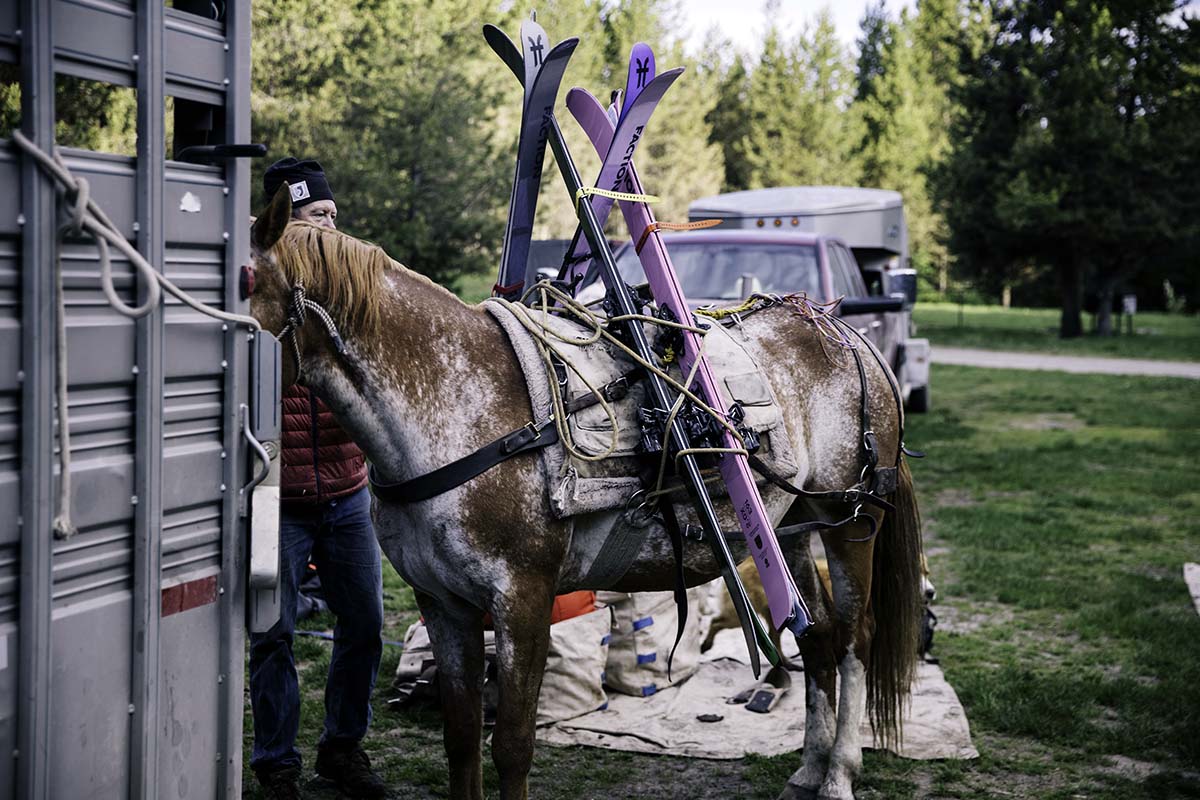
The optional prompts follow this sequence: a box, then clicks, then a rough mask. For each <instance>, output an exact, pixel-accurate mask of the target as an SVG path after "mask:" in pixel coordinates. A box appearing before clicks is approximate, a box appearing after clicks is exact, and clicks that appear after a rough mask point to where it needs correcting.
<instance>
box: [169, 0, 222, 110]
mask: <svg viewBox="0 0 1200 800" xmlns="http://www.w3.org/2000/svg"><path fill="white" fill-rule="evenodd" d="M165 23H166V30H165V31H164V34H163V39H164V43H163V44H164V49H165V51H166V61H167V64H166V75H167V81H168V84H169V85H168V90H167V93H168V94H172V95H177V96H181V97H182V96H187V97H188V98H189V99H193V100H199V101H200V102H205V103H209V104H218V105H219V104H221V103H222V101H223V97H222V95H221V93H222V92H223V91H224V89H225V78H226V75H225V52H224V51H225V31H224V26H222V25H221V24H220V23H219V22H213V21H212V20H207V19H203V18H202V17H198V16H196V15H195V14H185V13H182V12H179V11H175V10H174V9H167V12H166V19H165ZM197 93H199V95H198V96H197Z"/></svg>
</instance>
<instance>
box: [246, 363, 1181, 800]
mask: <svg viewBox="0 0 1200 800" xmlns="http://www.w3.org/2000/svg"><path fill="white" fill-rule="evenodd" d="M933 379H934V382H935V383H936V385H937V387H938V403H937V405H936V407H935V410H934V411H933V412H932V413H930V414H927V415H914V416H912V417H911V418H910V420H909V430H908V433H907V439H908V443H909V444H910V445H912V446H914V447H917V448H920V449H923V450H926V451H927V452H928V457H927V458H925V459H923V460H920V461H915V462H913V469H914V473H915V476H916V481H917V488H918V492H919V496H920V498H921V503H922V509H923V512H924V516H925V522H926V539H927V549H928V555H929V560H930V565H931V569H932V576H933V579H934V581H935V582H936V583H937V585H938V590H939V592H940V597H939V601H938V603H937V605H936V606H935V609H936V611H937V613H938V615H939V617H940V620H941V626H940V628H939V632H938V634H937V637H936V639H935V649H934V653H935V654H936V655H937V656H939V657H940V659H941V663H942V667H943V669H944V670H945V672H946V675H947V677H948V679H949V681H950V683H951V684H952V685H953V686H954V687H955V688H956V689H957V690H958V692H959V695H960V697H961V698H962V701H963V704H964V707H965V708H966V712H967V717H968V719H969V720H970V723H971V729H972V733H973V735H974V737H975V742H976V745H977V747H978V748H979V750H980V754H981V755H980V758H979V759H978V760H976V761H971V762H913V761H904V760H902V759H899V758H895V757H892V756H889V755H886V754H879V753H867V754H866V759H865V771H864V775H863V776H862V778H861V780H860V782H859V785H858V789H859V797H860V798H874V799H875V800H879V799H880V798H915V797H929V796H936V797H939V798H950V797H955V798H1012V797H1021V798H1025V797H1029V798H1063V800H1066V799H1067V798H1078V797H1087V798H1113V799H1114V800H1115V799H1116V798H1121V799H1122V800H1130V799H1132V800H1142V799H1143V798H1144V799H1146V800H1149V798H1200V617H1197V615H1196V613H1195V611H1194V610H1193V608H1192V605H1191V602H1190V599H1189V597H1188V594H1187V590H1186V587H1185V586H1184V583H1183V580H1182V576H1181V565H1182V563H1183V562H1184V561H1196V560H1200V529H1198V526H1197V523H1196V518H1197V514H1198V513H1200V489H1197V488H1196V482H1195V477H1194V476H1195V468H1196V465H1197V453H1198V452H1200V382H1195V381H1185V380H1176V379H1167V378H1133V377H1118V376H1091V375H1066V374H1058V373H1032V372H1019V371H1009V370H981V369H973V368H968V367H947V366H941V365H938V366H935V367H934V376H933ZM386 572H387V577H386V579H385V591H386V592H387V594H388V600H387V602H386V607H387V628H386V630H385V637H386V638H391V639H396V638H400V637H402V636H403V633H404V630H405V629H406V627H407V625H408V623H409V622H410V621H411V620H412V619H413V618H414V611H413V604H412V599H411V593H410V592H409V591H408V589H407V588H406V587H404V586H403V584H402V582H400V580H399V578H398V577H396V575H395V573H394V572H392V571H391V570H390V568H389V569H387V570H386ZM331 624H332V623H331V621H330V620H328V619H326V620H318V621H317V622H316V623H315V627H318V628H322V629H325V628H328V627H330V626H331ZM329 646H330V645H329V643H328V642H324V641H319V640H312V639H300V640H299V642H298V645H297V649H298V654H299V656H300V658H301V662H302V665H301V680H302V684H303V693H304V709H303V721H302V734H301V742H302V743H301V748H302V750H303V751H304V753H305V755H306V759H307V763H308V764H309V765H311V763H312V757H313V756H312V754H313V752H314V748H315V738H316V736H317V734H318V732H319V729H320V724H321V718H322V706H321V692H322V687H323V683H324V671H325V669H326V667H327V665H328V652H329ZM397 658H398V652H397V651H396V650H395V649H394V648H386V652H385V657H384V663H383V666H382V668H381V672H380V681H379V688H378V689H377V691H376V701H375V703H376V705H375V711H376V716H375V722H374V724H373V726H372V730H371V733H370V735H369V737H368V739H367V741H366V746H367V748H368V750H369V751H370V752H371V753H372V756H373V758H374V759H375V761H376V763H377V764H378V765H379V766H380V767H381V768H382V770H383V772H384V774H385V775H386V776H387V778H388V780H389V782H390V783H391V784H392V785H393V786H394V787H395V788H394V790H393V794H392V796H393V797H397V798H400V797H404V798H409V797H415V798H423V797H445V796H446V793H447V787H446V779H445V763H444V757H443V755H442V747H441V731H440V723H439V721H438V720H437V718H436V716H435V715H432V714H426V715H417V716H401V715H397V714H394V713H392V712H390V711H388V710H387V709H386V706H385V700H386V697H387V694H388V693H387V687H388V684H389V683H390V680H391V675H392V672H393V671H394V669H395V665H396V660H397ZM246 724H247V728H246V730H247V738H246V749H247V751H248V749H249V746H250V739H249V730H250V727H249V725H250V720H249V717H248V716H247V720H246ZM1117 757H1119V758H1117ZM1114 758H1117V760H1114ZM799 759H800V756H799V754H790V755H785V756H779V757H776V758H748V759H744V760H740V761H728V762H716V761H699V760H687V759H672V758H657V757H651V756H640V755H632V754H622V753H613V752H608V751H603V750H585V749H580V748H575V749H556V748H550V747H539V748H538V751H537V756H536V761H535V767H534V773H533V775H532V777H531V796H532V797H537V798H593V797H594V798H611V797H638V798H674V797H709V796H713V797H715V796H721V797H739V798H740V797H746V798H773V797H775V796H776V795H777V794H778V792H779V790H780V789H781V788H782V786H783V784H784V782H785V781H786V779H787V777H788V775H790V774H791V772H792V771H793V770H795V769H796V768H797V766H798V765H799ZM485 765H486V766H485V768H486V771H487V772H486V784H487V786H488V787H489V791H490V793H491V795H492V796H496V788H495V787H496V777H495V770H494V768H493V767H492V765H491V763H490V757H489V759H488V760H486V761H485ZM253 783H254V782H253V778H251V777H249V776H247V781H246V788H247V796H248V797H258V796H259V795H258V794H257V787H256V786H254V785H253ZM306 790H307V791H308V793H309V795H311V796H313V797H318V798H329V799H330V800H332V798H333V797H334V796H335V794H334V792H333V791H332V790H331V789H330V788H329V787H328V786H327V785H323V784H319V783H313V784H311V785H310V786H308V787H306Z"/></svg>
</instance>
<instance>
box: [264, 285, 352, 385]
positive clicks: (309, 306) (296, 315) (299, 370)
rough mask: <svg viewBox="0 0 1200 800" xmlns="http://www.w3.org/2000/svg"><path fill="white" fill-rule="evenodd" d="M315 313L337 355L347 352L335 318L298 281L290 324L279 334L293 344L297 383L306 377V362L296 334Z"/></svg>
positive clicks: (289, 311) (294, 286)
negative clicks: (310, 297)
mask: <svg viewBox="0 0 1200 800" xmlns="http://www.w3.org/2000/svg"><path fill="white" fill-rule="evenodd" d="M309 311H311V312H313V313H314V314H316V315H317V318H318V319H320V320H321V322H322V323H324V324H325V332H326V333H328V334H329V338H330V339H332V340H333V346H334V347H335V348H336V349H337V354H338V355H339V356H340V355H343V354H344V353H345V352H346V344H345V342H343V341H342V335H341V334H340V333H338V329H337V325H336V324H335V323H334V321H333V317H331V316H330V315H329V312H328V311H326V310H325V307H324V306H322V305H321V304H320V303H318V302H316V301H315V300H309V299H308V296H307V295H306V294H305V293H304V284H303V283H301V282H299V281H297V282H296V283H295V285H293V286H292V304H291V306H289V307H288V322H287V325H285V326H283V330H281V331H280V332H279V338H280V339H283V338H285V337H286V338H287V339H288V341H290V342H291V343H292V357H293V358H295V359H296V381H297V382H300V380H301V378H302V376H303V375H304V361H303V359H301V357H300V343H299V341H298V340H297V338H296V334H297V333H299V331H300V329H301V328H303V327H304V322H305V320H307V319H308V313H307V312H309Z"/></svg>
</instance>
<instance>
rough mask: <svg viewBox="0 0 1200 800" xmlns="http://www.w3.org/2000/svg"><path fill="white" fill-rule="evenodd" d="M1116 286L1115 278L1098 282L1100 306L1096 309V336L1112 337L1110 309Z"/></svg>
mask: <svg viewBox="0 0 1200 800" xmlns="http://www.w3.org/2000/svg"><path fill="white" fill-rule="evenodd" d="M1116 286H1117V281H1116V279H1115V278H1105V279H1104V280H1102V281H1101V282H1100V301H1099V302H1100V305H1099V307H1097V309H1096V334H1097V335H1098V336H1112V335H1113V323H1112V307H1113V293H1114V292H1115V291H1116Z"/></svg>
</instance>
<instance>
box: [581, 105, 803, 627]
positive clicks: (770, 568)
mask: <svg viewBox="0 0 1200 800" xmlns="http://www.w3.org/2000/svg"><path fill="white" fill-rule="evenodd" d="M567 108H568V109H569V110H570V112H571V114H572V115H573V116H574V117H575V119H576V121H577V122H579V124H580V125H581V126H582V127H583V129H584V132H585V133H587V134H588V138H589V139H591V141H592V145H593V146H594V147H595V149H596V152H604V151H605V150H606V149H607V150H610V149H611V146H610V142H612V141H613V132H614V131H613V124H612V120H611V118H610V117H609V115H608V114H607V113H606V112H605V110H604V106H602V105H601V104H600V102H599V101H598V100H597V99H596V98H595V97H593V96H592V95H591V94H589V93H588V92H587V91H585V90H582V89H572V90H571V91H570V92H569V93H568V94H567ZM625 176H626V180H627V182H626V183H624V184H623V185H622V186H621V187H620V189H621V190H622V191H626V192H632V193H634V194H641V193H642V185H641V181H639V180H638V177H637V172H636V170H635V169H634V168H633V164H632V163H630V164H629V165H628V169H627V170H625ZM621 211H622V212H623V213H624V215H625V222H626V224H627V225H628V227H629V234H630V236H632V237H633V240H634V241H635V242H639V241H641V240H642V237H643V235H644V232H645V231H646V230H647V228H648V226H650V225H652V224H654V223H655V220H654V215H653V213H652V212H651V211H650V208H649V207H648V206H647V205H646V204H645V203H639V202H629V201H624V200H622V201H621ZM638 255H639V257H640V258H641V261H642V268H643V269H644V270H645V273H646V279H647V280H648V281H649V282H650V292H651V294H652V295H653V296H654V299H655V302H657V303H658V304H659V306H660V307H661V306H665V307H667V308H669V309H670V310H671V312H672V313H673V314H674V315H675V318H676V319H679V320H687V321H690V320H691V319H692V312H691V309H690V308H689V307H688V304H687V299H686V298H685V297H684V295H683V290H682V289H681V288H680V286H679V280H678V278H677V276H676V274H675V269H674V267H672V265H671V259H670V256H669V255H668V254H667V249H666V247H665V246H664V245H663V242H662V238H661V236H660V234H659V233H658V232H657V230H651V233H650V235H649V236H648V238H647V239H646V240H645V243H644V244H643V246H642V248H641V252H640V253H639V254H638ZM682 334H683V353H682V354H681V356H680V365H679V366H680V369H681V370H682V371H683V373H684V374H685V375H687V374H690V371H691V370H692V368H693V365H696V361H697V359H699V362H700V363H699V364H698V365H696V379H695V380H696V385H697V387H698V388H699V392H698V393H699V394H700V396H701V397H702V398H703V399H704V401H705V402H706V403H708V404H709V405H710V406H712V408H714V409H715V410H716V411H717V412H718V413H720V414H723V415H725V417H726V418H727V419H728V418H729V409H728V408H726V407H725V404H724V400H722V398H721V394H720V392H718V391H717V382H716V378H715V376H714V375H713V373H712V369H711V367H710V366H709V364H708V360H707V359H706V358H705V357H704V355H703V352H702V351H701V337H700V335H699V334H696V333H692V332H691V331H683V332H682ZM722 438H723V445H724V446H725V447H727V448H730V449H735V448H739V447H740V444H739V443H738V442H737V440H736V439H734V437H733V434H731V433H729V432H728V431H725V432H724V433H723V435H722ZM720 471H721V477H722V478H723V479H724V482H725V486H726V488H727V489H728V490H729V498H730V500H731V501H732V503H733V506H734V508H735V509H736V511H737V518H738V524H739V525H740V526H741V529H742V535H743V536H744V537H745V539H746V545H747V547H749V549H750V554H751V555H752V556H753V557H754V563H755V565H756V566H757V567H758V574H759V576H760V577H761V578H762V583H763V588H764V589H765V590H766V595H767V602H768V603H769V604H770V608H771V622H772V624H773V625H774V626H775V628H776V630H782V629H783V628H785V627H786V628H788V629H789V630H791V631H792V632H793V633H794V634H796V635H797V636H801V635H803V633H804V632H805V631H806V630H808V628H809V627H810V626H811V625H812V615H811V614H810V613H809V610H808V607H807V606H806V605H805V604H804V599H803V598H802V597H801V595H800V592H799V590H798V589H797V588H796V583H795V581H794V580H793V578H792V574H791V573H790V572H789V571H788V570H787V566H786V562H785V561H784V559H783V553H782V552H781V551H780V549H779V541H778V540H777V539H776V538H775V531H774V529H773V527H772V526H771V522H770V518H769V517H768V516H767V512H766V509H765V508H764V507H763V503H762V497H761V496H760V495H759V493H758V486H757V485H756V484H755V482H754V476H753V475H751V474H750V464H749V462H748V461H747V459H746V457H745V456H744V455H740V454H734V453H726V454H724V455H722V456H721V458H720Z"/></svg>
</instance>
